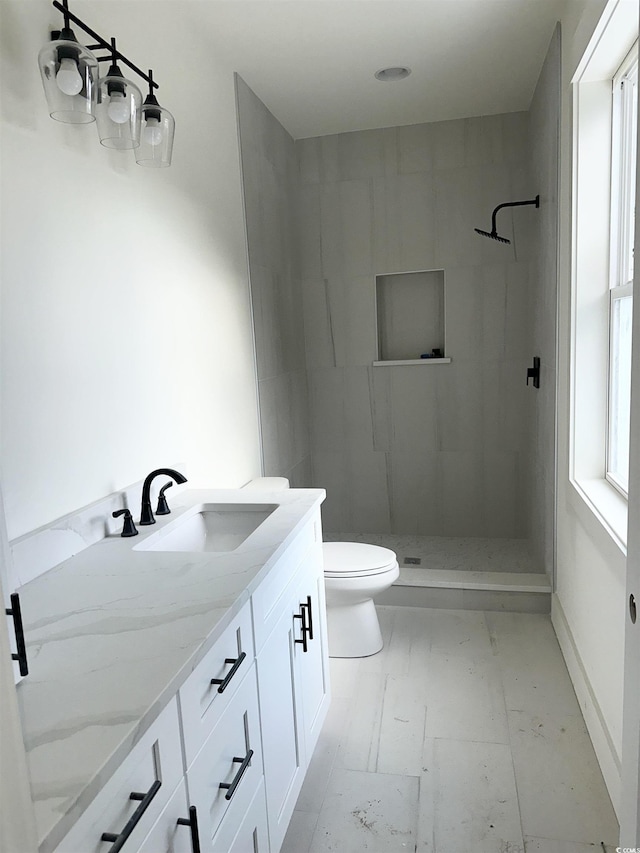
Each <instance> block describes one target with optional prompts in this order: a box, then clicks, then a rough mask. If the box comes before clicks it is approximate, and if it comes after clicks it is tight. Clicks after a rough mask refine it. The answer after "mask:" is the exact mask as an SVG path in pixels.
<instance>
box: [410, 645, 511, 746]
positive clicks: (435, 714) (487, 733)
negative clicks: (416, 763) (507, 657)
mask: <svg viewBox="0 0 640 853" xmlns="http://www.w3.org/2000/svg"><path fill="white" fill-rule="evenodd" d="M428 681H429V704H428V709H427V724H426V729H425V732H426V735H427V737H435V738H447V739H454V740H460V741H478V742H482V743H501V744H508V743H509V728H508V725H507V713H506V709H505V705H504V694H503V692H502V682H501V679H500V670H499V668H498V666H497V664H496V661H495V660H494V658H493V657H492V656H490V657H487V656H479V655H472V654H470V655H461V654H455V653H454V654H449V653H448V652H445V651H440V650H434V651H433V652H432V653H431V657H430V660H429V675H428Z"/></svg>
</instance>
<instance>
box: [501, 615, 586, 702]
mask: <svg viewBox="0 0 640 853" xmlns="http://www.w3.org/2000/svg"><path fill="white" fill-rule="evenodd" d="M485 615H486V621H487V625H488V628H489V632H490V634H491V640H492V642H493V644H494V648H495V651H496V659H497V661H498V664H499V666H500V670H501V673H502V683H503V686H504V694H505V703H506V706H507V710H509V711H523V710H527V711H531V712H540V713H543V714H544V713H549V712H553V713H559V714H572V715H576V714H577V715H579V714H580V706H579V704H578V700H577V698H576V695H575V693H574V690H573V685H572V684H571V679H570V678H569V673H568V671H567V667H566V665H565V662H564V658H563V657H562V652H561V651H560V646H559V644H558V640H557V639H556V635H555V632H554V630H553V626H552V625H551V620H550V619H549V618H548V616H546V615H542V614H536V613H495V612H491V613H490V612H487V613H486V614H485Z"/></svg>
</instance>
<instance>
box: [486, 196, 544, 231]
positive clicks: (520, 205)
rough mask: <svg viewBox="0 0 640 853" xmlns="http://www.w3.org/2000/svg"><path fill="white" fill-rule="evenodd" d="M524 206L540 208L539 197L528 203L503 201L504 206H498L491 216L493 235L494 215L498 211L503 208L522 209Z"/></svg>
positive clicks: (494, 226) (494, 229)
mask: <svg viewBox="0 0 640 853" xmlns="http://www.w3.org/2000/svg"><path fill="white" fill-rule="evenodd" d="M525 204H535V206H536V207H540V196H539V195H537V196H536V197H535V198H532V199H531V200H530V201H505V202H504V204H499V205H498V206H497V207H496V209H495V210H494V211H493V213H492V214H491V230H492V232H493V233H494V234H496V233H497V231H496V213H497V212H498V211H499V210H502V208H503V207H522V206H523V205H525Z"/></svg>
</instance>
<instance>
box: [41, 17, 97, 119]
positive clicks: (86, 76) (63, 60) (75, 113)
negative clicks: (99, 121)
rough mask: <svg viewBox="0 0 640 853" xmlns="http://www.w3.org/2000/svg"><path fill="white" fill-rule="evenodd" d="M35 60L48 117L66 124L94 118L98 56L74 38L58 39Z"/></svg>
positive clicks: (46, 46) (48, 45) (46, 47)
mask: <svg viewBox="0 0 640 853" xmlns="http://www.w3.org/2000/svg"><path fill="white" fill-rule="evenodd" d="M67 32H69V31H67ZM38 64H39V66H40V74H41V76H42V85H43V86H44V92H45V95H46V97H47V103H48V105H49V115H50V116H51V118H53V119H55V120H56V121H63V122H67V123H68V124H88V123H89V122H92V121H95V120H96V117H95V114H94V113H95V105H96V92H97V83H98V60H97V59H96V58H95V56H94V55H93V54H92V53H91V51H89V50H87V49H86V48H85V47H83V46H82V45H81V44H78V42H77V41H71V40H67V39H58V40H56V41H51V42H49V44H46V45H45V46H44V47H43V48H42V50H41V51H40V53H39V55H38Z"/></svg>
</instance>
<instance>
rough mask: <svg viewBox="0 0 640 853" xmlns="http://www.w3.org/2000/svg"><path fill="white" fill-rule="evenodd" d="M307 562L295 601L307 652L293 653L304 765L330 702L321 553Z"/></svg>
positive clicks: (299, 647)
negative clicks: (300, 614)
mask: <svg viewBox="0 0 640 853" xmlns="http://www.w3.org/2000/svg"><path fill="white" fill-rule="evenodd" d="M307 559H308V566H307V568H306V569H305V571H304V575H303V578H302V580H301V583H300V586H299V587H298V598H297V612H301V611H302V610H304V611H305V627H306V634H307V642H306V651H305V646H303V645H300V644H298V645H297V646H296V652H295V655H296V677H297V680H298V695H299V697H300V702H301V705H302V726H301V728H302V739H303V743H304V750H305V764H308V763H309V762H310V761H311V755H312V753H313V750H314V747H315V745H316V743H317V742H318V736H319V735H320V730H321V728H322V724H323V723H324V720H325V717H326V716H327V711H328V710H329V703H330V701H331V693H330V688H329V658H328V654H327V620H326V611H325V594H324V574H323V571H322V551H321V550H319V549H314V550H313V551H311V552H310V553H309V555H308V558H307Z"/></svg>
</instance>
